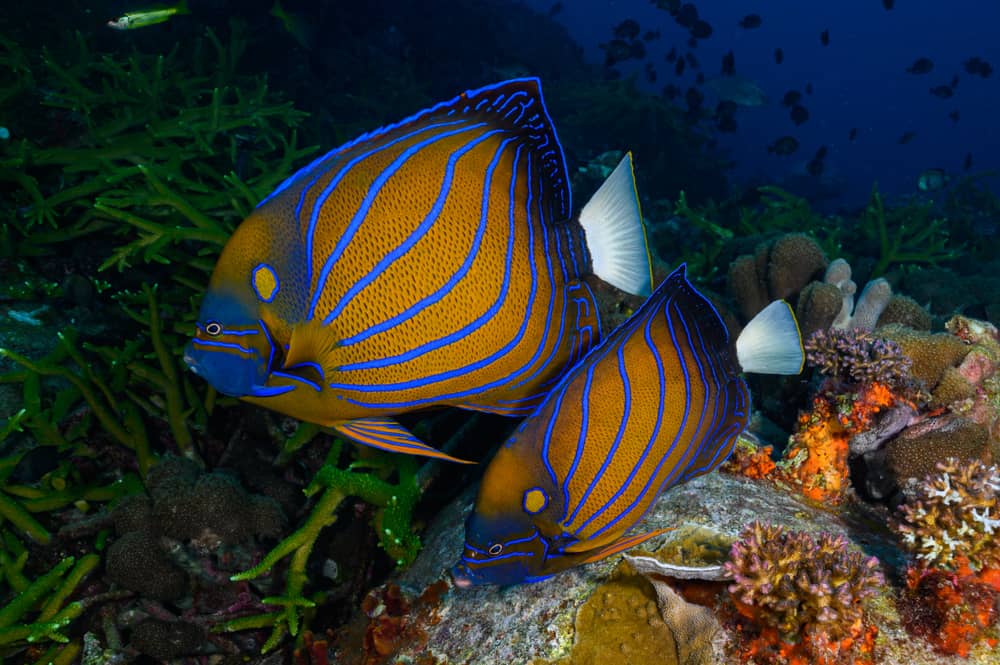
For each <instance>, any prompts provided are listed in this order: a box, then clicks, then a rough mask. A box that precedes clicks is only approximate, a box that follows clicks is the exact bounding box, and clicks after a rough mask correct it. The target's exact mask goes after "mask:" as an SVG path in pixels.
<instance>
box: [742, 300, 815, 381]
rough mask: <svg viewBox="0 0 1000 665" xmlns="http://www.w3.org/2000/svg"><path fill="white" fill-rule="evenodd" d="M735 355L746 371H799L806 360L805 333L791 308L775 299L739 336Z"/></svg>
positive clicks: (796, 372)
mask: <svg viewBox="0 0 1000 665" xmlns="http://www.w3.org/2000/svg"><path fill="white" fill-rule="evenodd" d="M736 357H737V359H738V360H739V363H740V367H741V368H742V369H743V371H744V372H752V373H754V374H798V373H799V372H801V371H802V365H803V363H804V362H805V352H804V351H803V350H802V334H801V333H800V332H799V323H798V321H796V320H795V314H794V313H792V307H791V305H789V304H788V303H787V302H785V301H784V300H775V301H774V302H772V303H771V304H770V305H768V306H767V307H765V308H764V309H762V310H761V311H760V312H759V313H758V314H757V316H755V317H753V318H752V319H750V323H748V324H747V325H746V327H745V328H743V332H741V333H740V336H739V337H738V338H737V339H736Z"/></svg>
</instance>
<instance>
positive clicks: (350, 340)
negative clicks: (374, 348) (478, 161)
mask: <svg viewBox="0 0 1000 665" xmlns="http://www.w3.org/2000/svg"><path fill="white" fill-rule="evenodd" d="M516 140H517V139H516V138H510V139H506V140H504V141H503V143H501V144H500V147H499V148H498V149H497V152H496V154H495V155H494V157H493V161H491V162H490V164H489V166H488V167H487V169H486V181H485V186H484V188H483V200H482V203H481V204H480V214H479V226H478V227H476V235H475V237H474V238H473V239H472V246H471V247H470V249H469V251H468V252H467V253H466V256H465V260H464V261H463V262H462V265H461V266H459V268H458V270H457V271H456V272H455V274H454V275H452V276H451V277H450V278H449V279H448V281H447V282H445V283H444V284H443V285H442V286H441V287H440V288H439V289H438V290H437V291H435V292H434V293H431V294H430V295H428V296H425V297H423V298H421V299H420V300H418V301H417V302H415V303H414V304H413V305H411V306H410V307H407V308H406V309H405V310H403V311H402V312H400V313H399V314H396V315H395V316H393V317H391V318H389V319H386V320H385V321H383V322H381V323H378V324H376V325H374V326H371V327H369V328H367V329H365V330H362V331H361V332H359V333H357V334H355V335H351V336H350V337H346V338H344V339H343V340H341V345H342V346H350V345H352V344H357V343H358V342H362V341H364V340H366V339H368V338H369V337H371V336H372V335H377V334H379V333H382V332H385V331H386V330H389V329H390V328H393V327H395V326H397V325H399V324H400V323H402V322H403V321H406V320H408V319H410V318H411V317H413V316H414V315H415V314H417V313H418V312H420V311H422V310H424V309H425V308H427V307H429V306H431V305H434V304H436V303H437V302H439V301H440V300H441V299H442V298H443V297H444V296H445V295H447V294H448V293H450V292H451V291H452V289H454V288H455V285H456V284H458V283H459V282H460V281H462V279H463V278H464V277H465V276H466V275H467V274H468V273H469V270H470V269H471V268H472V264H473V263H474V262H475V260H476V258H477V257H478V256H479V249H480V245H481V244H482V239H483V236H484V235H485V233H486V223H487V219H488V214H489V202H490V196H489V193H490V188H491V187H492V182H493V172H494V170H495V169H496V166H497V164H498V163H499V161H500V158H501V156H503V152H504V150H505V149H506V147H507V144H508V143H510V142H512V141H516ZM522 147H523V146H518V148H517V152H516V153H515V157H514V159H515V162H516V160H517V155H518V154H519V153H520V151H521V148H522Z"/></svg>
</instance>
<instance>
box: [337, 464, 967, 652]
mask: <svg viewBox="0 0 1000 665" xmlns="http://www.w3.org/2000/svg"><path fill="white" fill-rule="evenodd" d="M472 498H473V493H472V492H471V491H468V492H466V493H465V494H464V495H463V496H461V497H460V498H459V499H458V500H456V501H455V502H454V503H453V504H451V505H450V506H449V507H447V508H446V509H445V510H444V511H442V512H441V513H440V514H439V515H438V516H437V518H436V520H435V522H434V523H433V524H432V525H431V527H430V528H429V529H428V531H427V532H426V534H425V536H424V540H425V546H424V550H423V552H422V553H421V555H420V557H418V559H417V561H416V562H415V563H414V565H413V566H411V567H410V568H409V569H408V570H406V571H405V572H404V573H403V574H402V575H401V576H400V577H399V578H398V580H396V582H397V583H398V584H399V585H400V586H401V587H402V589H403V592H404V593H405V594H407V595H411V596H412V597H418V596H419V597H421V598H424V597H426V596H427V595H428V594H427V591H428V590H429V589H431V588H432V587H434V586H435V585H436V586H437V587H438V588H441V587H443V586H444V585H443V584H442V579H447V570H448V569H449V568H450V567H451V566H452V565H453V564H454V563H455V561H456V560H457V557H458V556H459V554H460V553H461V551H462V544H463V540H464V523H465V518H466V516H467V515H468V513H469V511H470V510H471V502H472ZM878 511H881V512H878ZM755 519H765V520H766V521H768V522H771V523H774V524H780V525H783V526H785V527H787V528H789V529H793V530H797V531H805V532H808V533H819V532H824V531H825V532H831V533H833V534H837V535H844V536H845V537H846V538H848V540H849V541H850V542H851V547H852V548H856V549H859V550H863V551H864V552H865V553H866V554H868V555H876V556H878V557H879V559H880V561H881V562H882V563H883V566H884V567H885V568H887V569H889V570H892V569H897V568H898V567H899V566H900V565H901V563H902V561H903V559H902V554H901V553H900V551H899V550H898V549H897V548H896V545H895V541H894V539H893V536H892V535H891V534H890V533H889V532H888V531H887V530H886V529H885V528H884V527H883V526H882V525H884V524H885V521H886V514H885V512H884V509H881V508H868V507H866V506H862V505H850V506H848V507H844V508H842V509H841V510H840V511H839V512H833V511H831V510H828V509H825V508H824V507H822V506H817V505H809V504H806V503H803V502H800V501H799V500H798V499H797V498H796V497H795V496H793V495H792V494H790V493H787V492H785V491H784V490H782V489H780V488H778V487H776V486H774V485H773V484H770V483H767V482H759V481H750V480H746V479H743V478H738V477H734V476H729V475H721V474H719V473H712V474H709V475H707V476H703V477H701V478H697V479H695V480H692V481H690V482H688V483H686V484H684V485H681V486H679V487H675V488H673V489H671V490H670V491H669V492H668V493H667V494H666V495H664V496H663V497H661V498H660V500H659V501H658V503H657V504H656V505H655V506H654V508H653V510H651V511H650V514H649V515H647V517H646V519H645V520H644V522H643V523H642V524H641V525H640V529H647V530H648V529H655V528H662V527H668V526H672V527H677V529H676V530H675V531H673V532H671V533H669V534H667V535H665V536H663V537H661V538H658V539H655V540H653V541H650V542H649V543H647V544H646V545H644V547H647V548H648V549H654V548H657V547H659V546H660V544H661V543H665V546H663V547H660V549H659V553H658V556H663V553H664V552H668V551H674V552H684V553H685V556H687V555H688V554H687V553H689V552H692V551H697V550H698V549H699V548H698V547H697V546H693V545H691V544H690V542H689V541H688V540H685V538H691V537H692V536H691V534H693V533H694V534H697V533H701V532H704V531H705V530H706V529H708V530H710V532H714V533H717V534H721V536H723V537H724V538H725V539H728V540H733V539H735V537H736V536H737V535H738V534H739V532H740V531H741V530H742V529H743V527H744V526H745V525H747V524H749V523H750V522H752V521H753V520H755ZM696 538H698V539H701V538H703V536H697V537H696ZM681 541H683V545H682V546H678V542H681ZM723 551H724V548H723ZM632 554H637V552H636V551H633V552H632ZM675 563H679V564H682V565H705V562H704V561H693V560H685V561H675ZM709 563H712V562H709ZM889 577H890V578H891V576H889ZM434 596H435V600H434V606H433V608H432V609H430V610H421V611H420V612H416V611H415V612H413V613H412V614H411V615H410V617H409V618H408V619H407V621H409V625H408V627H407V630H406V631H404V632H405V634H406V635H408V636H409V637H407V638H406V639H402V640H398V641H397V642H396V643H395V644H394V651H393V652H392V653H391V657H390V658H389V659H388V660H387V661H385V662H393V663H395V662H404V663H412V662H432V661H433V662H442V663H444V662H447V663H463V662H474V663H477V664H478V665H520V664H527V663H532V662H539V663H540V662H549V663H560V664H562V663H574V664H575V665H576V664H579V663H584V662H623V663H631V662H635V663H640V662H652V661H649V660H648V659H647V657H646V651H645V650H649V649H658V650H659V651H658V652H657V655H658V658H657V659H656V662H658V663H664V664H670V663H675V662H677V657H676V655H677V654H678V653H679V650H678V649H677V647H676V645H675V644H671V642H672V637H671V635H670V634H669V633H670V631H669V630H666V628H667V627H666V625H665V624H664V622H663V620H662V618H661V616H660V613H659V612H655V614H656V616H652V617H651V616H650V612H651V608H656V603H655V601H656V599H657V596H656V593H655V592H654V591H653V589H652V587H651V586H650V584H649V582H648V581H646V580H645V578H643V577H641V576H640V575H639V574H637V573H635V572H634V571H633V570H632V569H631V567H629V566H627V565H625V564H622V556H621V555H616V556H613V557H610V558H609V559H606V560H604V561H600V562H598V563H594V564H590V565H587V566H583V567H580V568H576V569H573V570H569V571H567V572H564V573H561V574H559V575H557V576H555V577H553V578H551V579H549V580H546V581H543V582H540V583H537V584H528V585H521V586H515V587H510V588H506V589H500V588H496V587H473V588H470V589H462V590H460V589H456V588H452V589H450V590H449V591H447V592H446V593H444V594H443V595H441V596H440V597H437V594H434ZM893 596H894V590H893V589H892V588H891V587H888V586H887V588H885V589H882V590H880V595H879V596H877V597H876V598H875V600H874V602H872V603H871V605H870V610H871V613H872V618H873V621H874V623H875V624H876V625H877V626H878V629H879V645H878V654H877V655H878V656H879V662H882V663H885V664H886V665H894V664H898V665H922V664H925V663H927V664H930V663H934V664H937V663H940V664H942V665H944V664H945V663H950V662H951V661H950V660H949V659H947V658H944V657H941V656H937V655H935V654H933V653H932V651H931V649H930V647H929V646H926V645H924V644H923V643H922V642H921V641H920V640H917V639H915V638H913V637H911V636H909V635H908V634H906V632H905V631H904V630H903V628H902V626H901V620H900V618H899V616H898V614H897V613H896V610H895V606H894V604H893ZM616 597H617V599H616ZM418 604H419V601H418ZM623 607H625V608H631V609H627V610H623V609H622V608H623ZM623 613H624V614H628V615H629V616H626V617H621V615H622V614H623ZM612 615H614V616H612ZM644 615H645V617H646V618H645V620H644V621H645V623H644V624H641V625H642V626H644V627H637V626H640V624H639V623H638V621H633V619H637V618H641V617H642V616H644ZM588 617H590V618H588ZM611 618H614V619H615V620H614V621H611V620H610V619H611ZM622 621H627V623H622ZM376 622H377V617H376V616H373V614H372V613H368V614H367V615H366V616H361V617H359V619H358V621H357V622H355V624H354V627H353V629H352V630H350V631H348V634H350V635H353V636H354V639H355V640H360V639H363V638H361V637H359V636H362V635H365V632H366V630H369V632H370V631H371V630H372V628H371V627H373V626H375V625H376ZM359 624H361V625H360V626H359ZM625 625H627V626H628V627H627V628H624V629H623V626H625ZM366 626H367V627H368V628H366ZM592 631H601V632H602V635H601V636H600V637H601V638H602V639H604V640H605V642H609V640H610V642H609V643H608V644H604V645H603V646H601V649H603V651H601V650H596V651H595V647H594V646H593V645H592V641H593V635H592V634H591V632H592ZM651 631H652V632H651ZM726 640H727V631H725V630H722V631H718V633H717V634H716V636H715V639H714V640H713V648H714V653H715V654H716V658H720V657H721V658H725V657H724V656H721V655H720V654H723V653H726V651H725V648H726ZM609 644H610V646H609ZM584 648H586V653H583V652H582V651H579V652H578V650H582V649H584ZM341 649H342V653H341V654H339V655H340V656H341V660H339V661H338V662H344V663H353V662H362V659H363V658H364V654H365V647H364V646H363V645H362V644H358V643H357V642H355V643H353V644H352V643H351V641H350V640H349V639H347V640H344V641H342V642H341ZM612 651H617V656H616V657H615V658H612V657H611V652H612ZM598 653H600V654H601V656H600V658H604V660H603V661H602V660H600V659H599V657H598V656H597V655H596V654H598ZM672 654H673V655H672ZM380 655H382V656H389V655H390V654H384V653H383V654H380ZM980 655H982V654H980ZM975 656H976V654H975V653H974V654H973V657H975ZM433 659H436V660H433ZM373 662H374V661H373ZM378 662H382V661H378ZM716 662H727V661H726V660H716ZM733 662H735V660H734V661H733Z"/></svg>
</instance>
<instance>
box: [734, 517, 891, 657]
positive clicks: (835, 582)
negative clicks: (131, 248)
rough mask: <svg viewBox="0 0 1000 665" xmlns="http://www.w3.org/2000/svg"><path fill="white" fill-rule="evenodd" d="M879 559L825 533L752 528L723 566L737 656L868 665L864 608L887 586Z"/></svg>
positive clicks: (870, 637) (869, 639) (869, 635)
mask: <svg viewBox="0 0 1000 665" xmlns="http://www.w3.org/2000/svg"><path fill="white" fill-rule="evenodd" d="M878 565H879V563H878V560H877V559H876V558H875V557H865V556H863V555H861V554H860V553H857V552H852V551H850V550H849V549H848V543H847V540H846V539H845V538H843V537H835V536H831V535H829V534H821V535H820V536H819V537H817V538H814V537H812V536H810V535H808V534H804V533H796V532H791V531H787V530H785V529H784V528H782V527H780V526H773V525H766V524H762V523H761V522H754V523H753V524H751V525H749V526H748V527H747V528H746V529H745V530H744V531H743V533H741V534H740V538H739V540H737V541H736V542H735V543H733V546H732V549H731V552H730V560H729V561H727V562H726V563H725V564H723V567H724V568H725V570H726V571H727V572H728V573H729V574H730V575H731V576H732V578H733V583H732V584H731V585H730V586H729V593H730V600H731V602H732V604H733V606H734V607H735V610H736V613H737V615H738V619H737V621H738V626H739V628H738V629H739V630H740V633H741V635H740V655H741V658H742V659H743V660H744V661H752V662H765V663H830V664H832V663H854V662H870V661H871V659H872V655H873V654H872V650H873V645H874V638H875V634H876V632H877V631H876V629H875V628H874V627H873V626H871V625H869V624H868V623H866V621H865V613H864V601H865V599H867V598H870V597H872V596H874V595H875V593H876V592H877V589H878V588H879V587H880V586H881V585H882V584H884V583H885V580H884V579H883V577H882V574H881V573H880V572H879V571H878Z"/></svg>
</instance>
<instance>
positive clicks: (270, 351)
mask: <svg viewBox="0 0 1000 665" xmlns="http://www.w3.org/2000/svg"><path fill="white" fill-rule="evenodd" d="M257 325H259V326H260V329H261V330H262V331H264V339H266V340H267V369H268V370H270V369H271V368H272V367H273V366H274V340H273V339H271V333H270V332H268V330H267V326H266V325H264V321H263V320H261V319H257Z"/></svg>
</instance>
